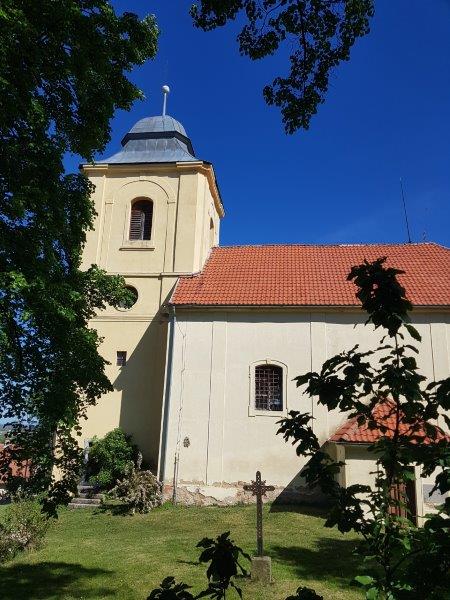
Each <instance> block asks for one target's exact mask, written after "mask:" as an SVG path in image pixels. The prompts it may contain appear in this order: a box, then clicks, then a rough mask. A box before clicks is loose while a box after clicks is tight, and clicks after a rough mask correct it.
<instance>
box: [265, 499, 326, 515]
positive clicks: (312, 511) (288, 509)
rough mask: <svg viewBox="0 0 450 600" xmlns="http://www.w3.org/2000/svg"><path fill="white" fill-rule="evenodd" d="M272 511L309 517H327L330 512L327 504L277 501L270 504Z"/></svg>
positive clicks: (270, 510)
mask: <svg viewBox="0 0 450 600" xmlns="http://www.w3.org/2000/svg"><path fill="white" fill-rule="evenodd" d="M269 512H270V513H297V514H300V515H306V516H308V517H323V518H325V517H326V516H327V514H328V512H329V508H328V507H327V506H311V505H310V504H282V503H277V502H276V501H275V502H273V503H272V504H271V505H270V509H269Z"/></svg>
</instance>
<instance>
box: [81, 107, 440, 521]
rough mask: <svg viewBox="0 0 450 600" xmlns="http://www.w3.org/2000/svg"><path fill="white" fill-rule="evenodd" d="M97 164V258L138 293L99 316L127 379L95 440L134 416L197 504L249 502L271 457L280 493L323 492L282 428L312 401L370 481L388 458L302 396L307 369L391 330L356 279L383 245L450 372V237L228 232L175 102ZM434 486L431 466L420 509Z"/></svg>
mask: <svg viewBox="0 0 450 600" xmlns="http://www.w3.org/2000/svg"><path fill="white" fill-rule="evenodd" d="M82 169H83V172H84V173H85V174H86V175H87V176H88V177H89V179H90V180H91V182H92V183H93V184H94V187H95V190H94V192H93V202H94V205H95V210H96V213H97V216H96V218H95V223H94V229H93V230H92V231H90V232H89V233H88V237H87V243H86V247H85V252H84V266H85V267H86V268H87V267H89V266H90V265H91V264H97V265H99V266H100V267H101V268H103V269H105V270H106V271H107V272H108V273H111V274H115V273H118V274H121V275H122V276H123V277H124V278H125V280H126V282H127V285H128V286H129V288H130V290H131V291H132V292H133V294H134V298H135V303H134V305H133V306H132V307H131V308H130V309H127V310H125V309H114V308H112V307H107V308H106V309H105V310H104V311H102V312H101V313H99V314H98V315H97V316H96V317H95V319H93V320H92V326H93V327H95V328H96V329H97V330H98V332H99V334H100V336H101V337H102V338H103V343H102V346H101V352H102V353H103V355H104V356H105V358H106V359H107V360H108V361H109V363H110V365H109V366H108V367H107V375H108V376H109V378H110V380H111V381H112V382H113V385H114V391H113V392H111V393H109V394H107V395H105V396H104V397H102V398H101V399H100V401H99V403H98V405H97V406H95V407H92V408H91V409H90V410H89V412H88V418H87V421H86V422H85V423H84V425H83V433H82V442H81V443H82V444H84V445H85V446H88V445H89V443H90V440H91V439H92V438H93V437H94V436H103V435H104V434H106V433H107V432H108V431H110V430H111V429H113V428H115V427H121V428H122V429H124V430H125V431H126V432H127V433H130V434H131V435H132V436H133V439H134V441H135V442H136V443H137V444H138V445H139V447H140V448H141V450H142V452H143V455H144V459H145V460H146V461H147V462H148V463H149V464H150V465H151V466H152V468H153V469H154V470H155V472H156V473H158V476H159V478H160V479H161V480H162V481H163V482H164V485H165V490H166V493H167V494H168V495H171V494H173V493H174V490H175V493H176V495H177V498H178V499H179V500H180V501H184V502H187V503H198V504H202V503H203V504H208V503H219V504H220V503H223V504H227V503H232V502H237V501H246V500H247V499H248V496H247V493H246V492H244V491H243V483H244V482H249V481H251V480H252V479H254V475H255V471H256V470H261V471H262V474H263V478H264V479H266V480H267V482H268V483H269V484H271V485H274V486H275V488H276V489H275V492H273V494H272V497H279V498H280V499H283V500H286V501H309V502H316V501H318V498H317V497H316V496H315V495H314V494H313V493H312V492H311V491H310V490H308V489H306V487H305V485H304V482H303V480H302V477H301V470H302V468H303V466H304V464H303V462H302V460H301V459H299V458H297V457H296V455H295V451H294V450H293V448H292V447H291V446H290V445H287V444H285V443H284V441H283V440H282V438H281V437H280V436H277V435H276V431H277V428H278V426H277V421H278V420H279V419H280V418H281V417H283V416H286V415H287V413H288V411H289V410H300V411H302V412H306V411H309V412H311V413H312V415H313V417H314V421H313V427H314V430H315V432H316V433H317V435H318V436H319V438H320V440H321V442H323V443H324V444H326V443H328V444H334V446H335V447H336V448H337V450H336V452H341V453H342V452H343V448H344V446H345V455H346V461H347V465H346V467H345V469H346V472H345V473H343V474H341V476H342V482H345V481H350V480H351V479H352V477H353V476H354V475H355V477H356V475H357V476H358V478H362V479H364V481H369V482H370V480H371V477H372V476H371V474H370V473H371V472H372V471H373V470H374V466H375V463H374V461H373V458H371V457H370V456H368V453H367V452H366V450H365V448H364V444H362V445H358V444H356V443H354V440H350V439H346V437H345V436H346V435H347V434H346V433H345V431H347V429H346V428H348V427H350V429H351V425H349V424H348V423H346V422H345V419H344V423H343V418H342V415H340V414H339V413H334V412H328V411H327V410H326V409H325V408H324V407H323V406H320V405H318V404H317V402H315V401H314V400H311V399H310V398H308V397H306V396H304V395H302V393H301V391H299V390H298V389H297V387H296V384H295V381H294V377H296V376H297V375H301V374H303V373H305V372H307V371H311V370H318V369H320V367H321V365H322V364H323V362H324V361H325V360H326V359H327V358H329V357H331V356H333V355H334V354H336V353H338V352H341V351H343V350H346V349H349V348H351V347H353V346H354V345H355V344H359V345H360V346H361V348H363V349H365V348H367V349H369V348H373V347H374V346H375V345H376V344H377V343H378V341H379V337H380V334H379V332H375V331H374V330H373V328H371V327H365V326H364V321H365V315H364V314H363V312H362V311H361V308H360V306H359V304H358V302H357V299H356V297H355V288H354V286H353V284H352V283H350V282H348V281H347V280H346V278H347V275H348V273H349V271H350V268H351V267H352V266H353V265H355V264H359V263H361V262H362V261H363V260H365V259H367V260H373V259H376V258H379V257H381V256H386V257H387V259H388V264H390V265H392V266H395V267H398V268H400V269H403V270H404V271H405V275H402V276H401V279H402V283H403V285H404V286H405V288H406V290H407V293H408V296H409V298H410V300H411V301H412V303H413V305H414V311H413V315H412V316H413V322H414V325H415V326H416V327H417V329H418V330H419V332H420V334H421V336H422V339H423V342H422V344H421V350H420V355H419V358H418V361H419V364H420V367H421V370H422V372H423V374H424V375H425V376H426V377H427V378H429V379H435V380H439V379H443V378H445V377H448V376H449V374H450V250H449V249H448V248H445V247H442V246H440V245H438V244H434V243H421V244H387V245H364V244H362V245H331V246H319V245H313V246H308V245H302V244H298V245H296V244H294V245H265V246H235V247H221V246H220V223H221V220H222V218H223V217H224V216H225V210H224V205H223V202H222V198H221V195H220V191H219V187H218V185H217V180H216V175H215V171H214V167H213V165H212V164H211V163H210V162H208V161H206V160H202V159H199V158H198V157H197V154H196V153H195V151H194V148H193V144H192V142H191V140H190V138H189V137H188V135H187V133H186V130H185V129H184V127H183V126H182V125H181V124H180V123H179V122H178V121H176V120H175V119H173V118H172V117H169V116H167V115H163V116H156V117H148V118H145V119H142V120H140V121H139V122H138V123H137V124H136V125H135V126H134V127H133V128H132V129H131V130H130V132H128V133H127V134H126V135H125V137H124V138H123V140H122V149H121V150H120V151H119V152H118V153H116V154H114V155H113V156H111V157H110V158H106V159H104V160H101V161H98V162H96V163H95V164H87V165H83V166H82ZM343 427H344V429H345V431H344V430H343V429H342V428H343ZM336 436H337V437H336ZM364 481H361V482H362V483H363V482H364ZM427 486H429V482H424V481H421V480H420V478H419V477H418V478H417V480H416V482H415V495H416V502H417V506H418V509H417V510H418V513H419V514H423V513H424V511H425V508H424V495H425V494H426V493H427V490H428V491H429V489H430V488H429V487H428V488H427ZM428 501H429V499H427V502H428ZM430 501H431V500H430Z"/></svg>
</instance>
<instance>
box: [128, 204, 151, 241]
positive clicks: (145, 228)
mask: <svg viewBox="0 0 450 600" xmlns="http://www.w3.org/2000/svg"><path fill="white" fill-rule="evenodd" d="M152 220H153V202H151V201H150V200H137V201H136V202H134V203H133V205H132V207H131V218H130V240H149V239H151V235H152Z"/></svg>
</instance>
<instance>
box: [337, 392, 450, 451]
mask: <svg viewBox="0 0 450 600" xmlns="http://www.w3.org/2000/svg"><path fill="white" fill-rule="evenodd" d="M372 416H373V418H374V420H375V421H376V423H377V424H379V425H380V426H383V427H386V428H387V431H385V432H382V431H381V430H380V429H369V427H368V426H367V423H365V424H364V425H358V417H353V418H351V419H349V420H348V421H346V422H345V423H344V424H343V425H341V426H340V427H339V428H338V430H337V431H336V432H335V433H334V434H333V435H332V436H331V437H330V442H343V443H345V442H348V443H353V444H354V443H359V444H373V443H374V442H377V441H378V440H379V439H380V438H382V437H388V438H391V437H393V435H394V431H395V427H396V414H395V404H394V402H392V401H389V400H388V401H386V402H383V403H381V402H380V403H379V404H377V405H376V406H375V408H374V409H373V411H372ZM435 431H436V441H438V440H441V439H444V438H446V439H447V440H448V441H449V442H450V436H448V435H446V434H445V433H444V432H443V431H442V430H441V429H440V428H439V427H436V428H435ZM399 432H400V435H405V436H408V437H409V436H412V435H414V437H415V438H417V437H419V438H420V439H421V443H423V444H430V443H433V442H434V441H435V440H434V439H432V438H430V437H428V436H427V434H426V432H425V428H424V423H423V422H421V421H417V422H416V423H415V424H411V423H405V422H403V423H402V422H401V423H400V427H399ZM417 441H418V440H417V439H415V440H414V443H417Z"/></svg>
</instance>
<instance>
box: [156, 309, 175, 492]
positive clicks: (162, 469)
mask: <svg viewBox="0 0 450 600" xmlns="http://www.w3.org/2000/svg"><path fill="white" fill-rule="evenodd" d="M168 308H169V313H170V320H169V343H168V347H167V370H166V389H165V397H164V413H163V422H162V428H161V454H160V463H159V481H161V483H162V484H164V481H165V479H166V459H167V444H168V427H169V414H170V396H171V391H172V374H173V348H174V338H175V325H176V315H175V307H174V306H171V305H169V307H168Z"/></svg>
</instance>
